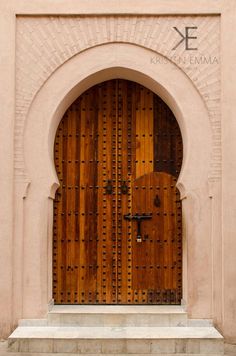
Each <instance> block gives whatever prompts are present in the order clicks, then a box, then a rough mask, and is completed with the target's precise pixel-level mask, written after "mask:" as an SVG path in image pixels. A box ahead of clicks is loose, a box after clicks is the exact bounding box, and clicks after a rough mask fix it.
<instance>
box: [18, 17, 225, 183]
mask: <svg viewBox="0 0 236 356" xmlns="http://www.w3.org/2000/svg"><path fill="white" fill-rule="evenodd" d="M173 27H176V28H177V29H178V30H179V31H180V32H181V33H183V34H185V27H197V29H189V36H190V37H195V36H197V39H190V40H189V47H194V48H195V47H197V49H198V50H186V48H185V41H183V42H182V43H181V44H180V45H179V46H178V47H177V48H176V49H175V50H173V48H174V47H176V45H177V44H178V42H180V40H181V38H182V37H181V35H180V34H179V33H178V31H177V30H175V29H174V28H173ZM114 42H122V43H130V44H135V45H138V46H142V47H146V48H148V49H151V50H152V51H153V56H152V57H150V62H149V63H147V66H155V65H158V63H159V61H160V58H161V60H162V58H163V61H165V60H167V59H166V58H168V60H171V61H172V62H174V63H175V64H176V65H177V66H178V67H179V68H181V69H182V70H183V71H184V72H185V73H186V75H187V76H188V77H189V78H190V80H191V81H192V82H193V83H194V84H195V87H196V88H197V90H198V91H199V93H200V94H201V96H202V98H203V100H204V102H205V104H206V106H207V109H208V112H209V118H210V122H211V127H212V138H213V150H212V163H211V170H210V178H211V179H218V178H219V177H220V175H221V120H220V22H219V17H217V16H160V17H157V16H81V17H80V16H37V17H34V16H19V17H18V18H17V48H16V123H15V174H16V179H17V180H22V179H23V180H24V179H26V171H25V166H24V154H23V135H24V125H25V120H26V117H27V113H28V110H29V108H30V105H31V103H32V101H33V99H34V97H35V95H36V94H37V92H38V91H39V90H40V88H41V87H42V86H43V84H44V83H45V82H46V80H47V79H48V78H49V77H50V76H51V75H52V73H53V72H54V71H55V70H56V69H57V68H58V67H59V66H61V65H63V63H65V62H66V61H68V60H69V59H70V58H71V57H73V56H75V55H76V54H78V53H80V52H81V51H84V50H86V49H88V48H90V47H94V46H97V45H101V44H105V43H114ZM155 52H156V53H158V54H161V55H162V56H163V57H160V56H156V57H155ZM186 95H188V93H186Z"/></svg>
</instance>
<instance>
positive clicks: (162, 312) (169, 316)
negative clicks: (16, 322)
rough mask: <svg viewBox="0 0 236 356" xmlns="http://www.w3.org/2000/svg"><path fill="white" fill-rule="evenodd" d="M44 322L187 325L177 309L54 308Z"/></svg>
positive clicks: (94, 324) (164, 307) (90, 324)
mask: <svg viewBox="0 0 236 356" xmlns="http://www.w3.org/2000/svg"><path fill="white" fill-rule="evenodd" d="M47 320H48V321H47V323H48V325H50V326H76V325H77V326H187V313H186V312H185V311H184V309H183V307H181V306H135V305H134V306H109V305H106V306H99V308H98V307H97V306H92V305H91V306H86V305H85V306H84V305H81V306H80V305H71V306H69V305H67V306H63V305H58V306H54V307H53V308H52V310H51V311H50V312H49V313H48V319H47ZM21 325H24V323H23V324H22V323H21Z"/></svg>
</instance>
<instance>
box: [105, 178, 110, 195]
mask: <svg viewBox="0 0 236 356" xmlns="http://www.w3.org/2000/svg"><path fill="white" fill-rule="evenodd" d="M104 188H105V191H106V194H112V180H111V179H108V181H107V185H106V186H105V187H104Z"/></svg>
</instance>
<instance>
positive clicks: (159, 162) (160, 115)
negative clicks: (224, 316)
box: [53, 79, 183, 304]
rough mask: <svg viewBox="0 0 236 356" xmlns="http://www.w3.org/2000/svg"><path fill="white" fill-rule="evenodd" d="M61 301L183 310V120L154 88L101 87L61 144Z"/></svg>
mask: <svg viewBox="0 0 236 356" xmlns="http://www.w3.org/2000/svg"><path fill="white" fill-rule="evenodd" d="M54 151H55V165H56V170H57V174H58V178H59V181H60V188H59V189H58V190H57V193H56V198H55V201H54V232H53V234H54V237H53V298H54V300H55V303H57V304H179V303H180V301H181V296H182V212H181V201H180V197H179V192H178V190H177V188H176V181H177V177H178V175H179V172H180V169H181V163H182V156H183V148H182V138H181V133H180V130H179V126H178V124H177V121H176V119H175V117H174V115H173V113H172V112H171V110H170V109H169V108H168V106H167V105H166V104H165V103H164V102H163V101H162V100H161V99H160V98H159V97H158V96H157V95H155V94H154V93H152V92H151V91H150V90H149V89H147V88H145V87H143V86H141V85H140V84H137V83H134V82H131V81H128V80H121V79H114V80H109V81H106V82H104V83H101V84H98V85H96V86H94V87H92V88H90V89H89V90H87V91H86V92H85V93H84V94H82V95H81V96H80V97H79V98H78V99H77V100H76V101H75V102H74V103H73V104H72V105H71V106H70V108H69V109H68V110H67V112H66V113H65V115H64V116H63V118H62V120H61V123H60V125H59V127H58V130H57V133H56V139H55V150H54Z"/></svg>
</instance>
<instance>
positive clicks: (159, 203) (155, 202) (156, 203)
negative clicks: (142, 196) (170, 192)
mask: <svg viewBox="0 0 236 356" xmlns="http://www.w3.org/2000/svg"><path fill="white" fill-rule="evenodd" d="M154 205H155V206H156V207H157V208H159V207H160V206H161V200H160V198H159V196H158V195H156V197H155V199H154Z"/></svg>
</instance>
